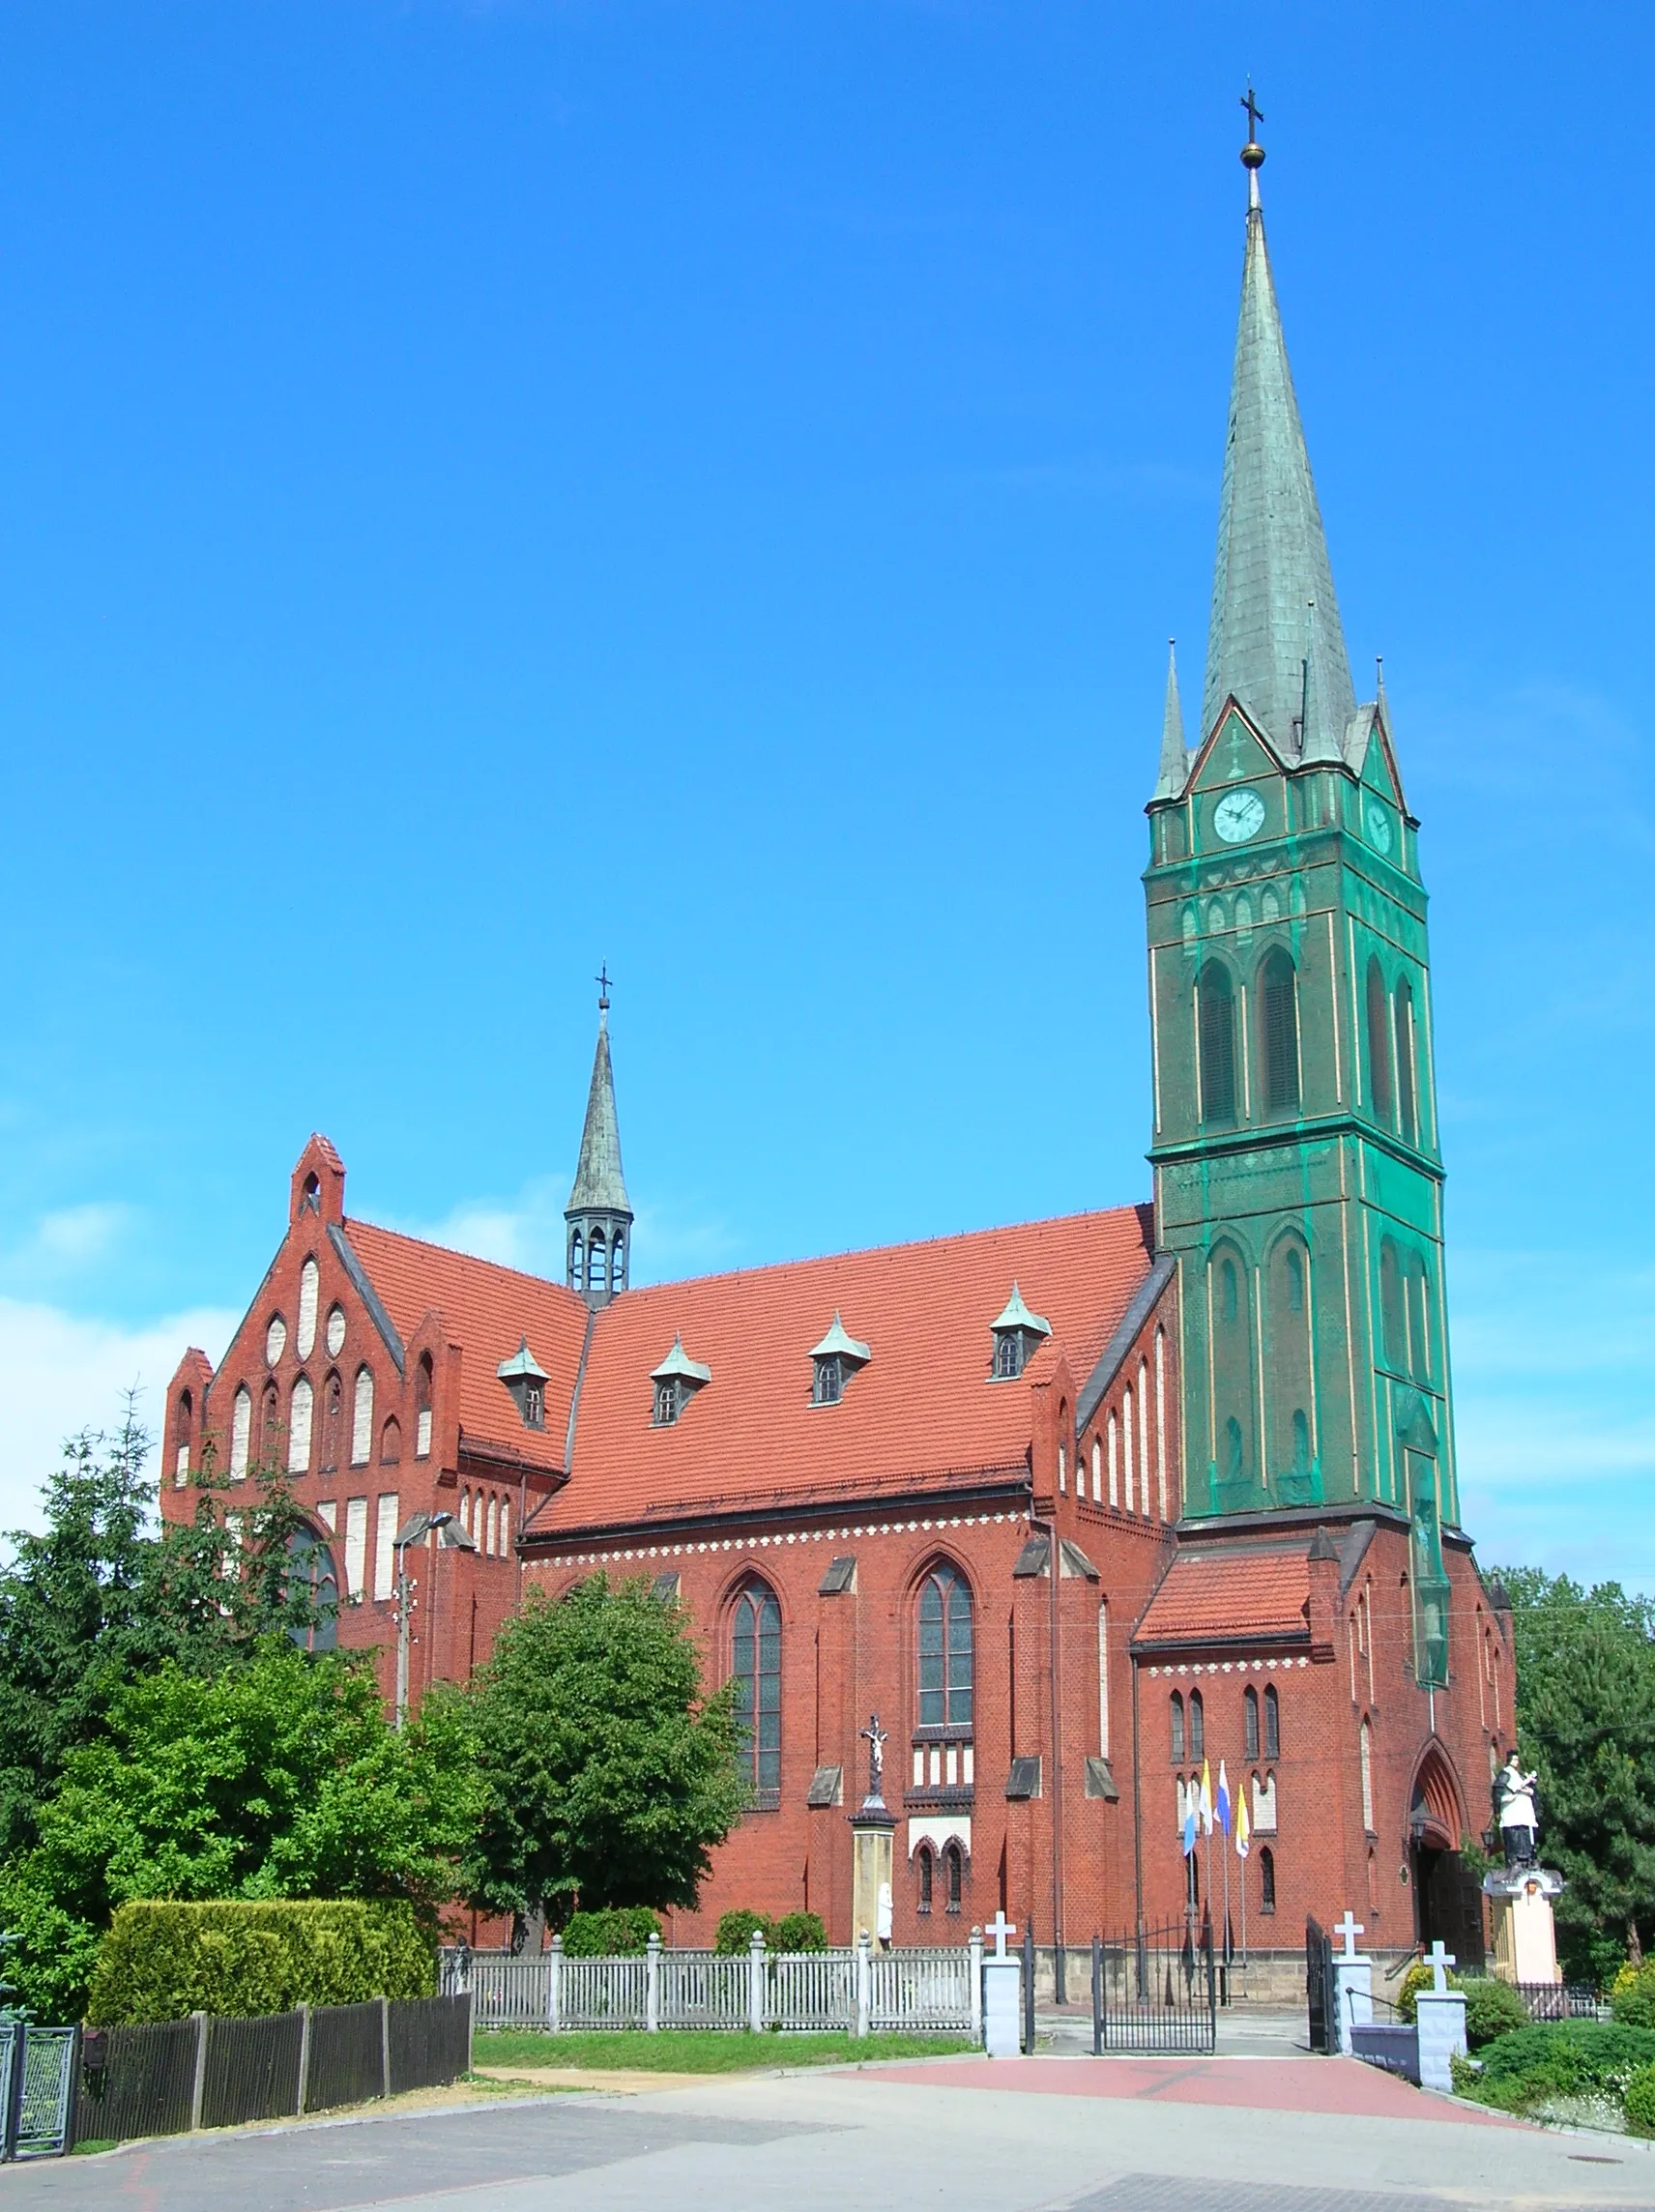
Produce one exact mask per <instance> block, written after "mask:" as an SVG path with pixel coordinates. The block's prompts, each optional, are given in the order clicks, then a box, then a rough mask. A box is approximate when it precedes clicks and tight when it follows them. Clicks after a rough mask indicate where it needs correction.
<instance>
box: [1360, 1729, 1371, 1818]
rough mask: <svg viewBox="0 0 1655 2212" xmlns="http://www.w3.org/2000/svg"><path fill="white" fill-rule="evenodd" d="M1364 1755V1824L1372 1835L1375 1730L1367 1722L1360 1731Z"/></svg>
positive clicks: (1362, 1753)
mask: <svg viewBox="0 0 1655 2212" xmlns="http://www.w3.org/2000/svg"><path fill="white" fill-rule="evenodd" d="M1359 1741H1360V1748H1361V1755H1362V1826H1363V1827H1364V1828H1365V1829H1366V1830H1367V1832H1368V1834H1369V1835H1370V1836H1371V1835H1372V1834H1373V1833H1374V1732H1373V1730H1372V1729H1371V1728H1370V1727H1369V1726H1368V1724H1367V1722H1366V1721H1364V1722H1363V1723H1362V1727H1361V1732H1360V1738H1359Z"/></svg>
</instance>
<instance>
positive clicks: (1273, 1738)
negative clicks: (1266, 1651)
mask: <svg viewBox="0 0 1655 2212" xmlns="http://www.w3.org/2000/svg"><path fill="white" fill-rule="evenodd" d="M1281 1755H1282V1706H1281V1700H1280V1699H1279V1698H1278V1697H1277V1696H1276V1686H1275V1684H1274V1683H1273V1682H1269V1683H1266V1684H1265V1686H1264V1757H1265V1758H1266V1759H1280V1757H1281Z"/></svg>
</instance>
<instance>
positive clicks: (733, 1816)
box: [465, 1574, 745, 1920]
mask: <svg viewBox="0 0 1655 2212" xmlns="http://www.w3.org/2000/svg"><path fill="white" fill-rule="evenodd" d="M465 1702H466V1704H467V1706H468V1708H469V1717H470V1725H471V1728H472V1731H473V1733H474V1738H475V1742H476V1751H477V1762H478V1769H479V1776H480V1779H481V1783H482V1789H483V1792H484V1805H483V1813H482V1819H481V1824H480V1826H479V1831H478V1836H477V1840H476V1842H475V1844H474V1846H473V1848H472V1851H471V1853H470V1854H469V1857H468V1860H467V1889H468V1893H469V1894H470V1895H471V1896H472V1897H473V1898H474V1899H475V1900H476V1902H477V1903H478V1904H479V1906H484V1907H486V1908H488V1909H490V1910H493V1911H509V1912H515V1913H518V1914H522V1915H526V1916H534V1915H537V1914H539V1913H542V1912H548V1911H549V1912H550V1914H551V1915H552V1917H554V1918H556V1919H559V1920H562V1919H566V1917H567V1916H568V1913H569V1910H570V1908H571V1907H572V1906H574V1905H575V1904H576V1903H577V1902H578V1904H579V1905H580V1906H582V1907H583V1908H586V1909H588V1910H591V1909H593V1908H595V1907H599V1906H624V1905H647V1906H668V1905H693V1904H694V1903H695V1901H696V1897H697V1894H698V1892H699V1889H700V1885H701V1882H702V1880H703V1879H704V1877H706V1875H707V1873H708V1872H709V1869H710V1866H711V1858H710V1853H711V1848H712V1847H713V1846H714V1845H715V1844H718V1843H721V1842H722V1841H723V1839H724V1838H725V1837H726V1836H727V1835H728V1834H729V1832H730V1830H731V1829H732V1828H733V1827H734V1826H735V1824H736V1821H737V1819H739V1818H740V1813H741V1809H742V1806H743V1804H744V1802H745V1797H744V1792H743V1790H742V1787H741V1782H740V1776H739V1774H738V1772H737V1766H736V1757H735V1751H736V1733H735V1726H734V1722H733V1719H732V1708H733V1693H732V1689H731V1687H730V1685H726V1686H725V1688H724V1689H722V1690H720V1691H718V1692H716V1693H715V1694H714V1695H712V1696H711V1697H704V1696H703V1694H702V1682H701V1666H700V1661H699V1659H698V1657H697V1654H696V1650H695V1646H694V1644H692V1643H691V1641H690V1638H689V1633H688V1626H687V1622H686V1620H685V1618H684V1615H682V1613H681V1612H680V1611H679V1609H678V1608H677V1607H676V1606H674V1605H668V1604H663V1603H662V1602H661V1600H660V1599H658V1598H657V1597H655V1596H654V1595H653V1591H652V1589H651V1586H650V1585H649V1583H648V1582H646V1581H638V1582H629V1583H625V1584H623V1585H622V1586H621V1587H620V1588H618V1589H611V1588H610V1587H609V1584H608V1580H607V1578H606V1577H605V1576H603V1575H601V1574H598V1575H595V1576H593V1577H592V1578H591V1580H590V1581H587V1582H584V1583H582V1584H580V1585H579V1586H577V1587H576V1588H575V1589H573V1590H571V1591H570V1592H569V1593H568V1595H567V1596H566V1597H565V1598H563V1599H562V1600H561V1601H560V1602H559V1603H557V1604H552V1603H551V1602H549V1601H548V1600H547V1599H546V1598H545V1596H544V1595H543V1594H542V1593H539V1592H534V1593H532V1594H531V1596H530V1598H529V1602H528V1604H527V1605H526V1606H525V1608H524V1610H523V1611H522V1613H521V1614H519V1615H517V1616H516V1617H515V1618H514V1619H512V1620H509V1621H508V1622H507V1624H506V1626H505V1627H504V1628H503V1629H502V1630H501V1632H500V1637H499V1640H498V1642H497V1643H496V1644H495V1647H494V1656H493V1658H492V1659H491V1660H490V1662H489V1664H488V1666H487V1667H486V1668H484V1669H483V1670H482V1671H481V1672H480V1673H479V1675H478V1676H477V1678H476V1680H475V1682H474V1683H473V1685H472V1687H471V1689H470V1691H469V1692H468V1693H467V1694H466V1698H465Z"/></svg>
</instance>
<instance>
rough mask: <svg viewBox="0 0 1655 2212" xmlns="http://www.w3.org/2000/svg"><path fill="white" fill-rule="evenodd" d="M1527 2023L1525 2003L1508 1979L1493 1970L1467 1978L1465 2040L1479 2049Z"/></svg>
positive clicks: (1472, 2046)
mask: <svg viewBox="0 0 1655 2212" xmlns="http://www.w3.org/2000/svg"><path fill="white" fill-rule="evenodd" d="M1527 2025H1528V2007H1527V2006H1526V2005H1525V2004H1524V2001H1523V1999H1522V1998H1521V1997H1520V1996H1519V1995H1518V1994H1517V1992H1516V1991H1515V1990H1514V1989H1513V1988H1512V1986H1511V1984H1510V1983H1509V1982H1501V1981H1497V1980H1495V1977H1494V1976H1493V1975H1492V1974H1471V1975H1467V1976H1466V2043H1467V2045H1468V2046H1469V2047H1470V2049H1471V2050H1473V2051H1481V2050H1482V2048H1483V2046H1484V2045H1485V2044H1489V2043H1493V2042H1494V2041H1495V2037H1496V2036H1501V2035H1513V2034H1515V2033H1516V2031H1517V2030H1518V2029H1519V2028H1520V2027H1526V2026H1527Z"/></svg>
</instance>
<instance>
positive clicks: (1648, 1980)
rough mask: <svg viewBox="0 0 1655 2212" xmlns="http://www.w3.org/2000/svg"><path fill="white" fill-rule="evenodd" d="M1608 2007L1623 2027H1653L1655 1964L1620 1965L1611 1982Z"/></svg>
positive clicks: (1654, 2014) (1654, 2024)
mask: <svg viewBox="0 0 1655 2212" xmlns="http://www.w3.org/2000/svg"><path fill="white" fill-rule="evenodd" d="M1609 2009H1610V2011H1611V2013H1613V2015H1614V2017H1615V2019H1616V2020H1617V2021H1619V2022H1620V2023H1621V2025H1622V2026H1623V2027H1655V1965H1646V1966H1632V1965H1627V1966H1622V1968H1621V1969H1620V1971H1619V1973H1618V1974H1616V1976H1615V1977H1614V1980H1613V1982H1612V1983H1611V1985H1610V1993H1609Z"/></svg>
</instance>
